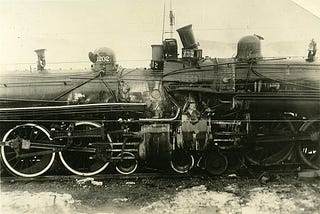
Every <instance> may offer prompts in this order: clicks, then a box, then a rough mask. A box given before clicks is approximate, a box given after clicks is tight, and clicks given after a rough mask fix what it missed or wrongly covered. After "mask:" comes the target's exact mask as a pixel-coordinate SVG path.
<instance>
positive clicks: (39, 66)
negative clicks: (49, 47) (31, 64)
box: [34, 49, 46, 71]
mask: <svg viewBox="0 0 320 214" xmlns="http://www.w3.org/2000/svg"><path fill="white" fill-rule="evenodd" d="M45 50H46V49H37V50H35V51H34V52H36V54H37V56H38V63H37V70H38V71H43V70H44V67H45V66H46V58H45V54H44V52H45Z"/></svg>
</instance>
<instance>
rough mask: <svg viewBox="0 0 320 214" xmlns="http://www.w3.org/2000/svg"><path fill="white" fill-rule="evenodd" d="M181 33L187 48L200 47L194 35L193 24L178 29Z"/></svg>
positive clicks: (182, 40)
mask: <svg viewBox="0 0 320 214" xmlns="http://www.w3.org/2000/svg"><path fill="white" fill-rule="evenodd" d="M177 32H178V33H179V36H180V39H181V42H182V45H183V47H184V48H186V49H196V48H197V47H198V45H197V43H196V40H195V38H194V35H193V31H192V25H187V26H184V27H182V28H179V29H178V30H177Z"/></svg>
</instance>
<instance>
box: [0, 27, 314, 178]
mask: <svg viewBox="0 0 320 214" xmlns="http://www.w3.org/2000/svg"><path fill="white" fill-rule="evenodd" d="M177 31H178V33H179V36H180V39H181V42H182V44H183V48H182V52H181V57H179V56H178V45H177V40H176V39H174V38H168V39H165V40H164V41H163V42H162V44H159V45H152V60H151V64H150V68H141V69H139V68H136V69H128V68H122V67H121V66H119V65H118V64H117V63H116V56H115V53H114V52H113V51H112V50H111V49H109V48H99V49H97V50H95V51H94V52H90V53H89V59H90V61H91V62H92V63H93V64H92V69H91V71H89V72H88V71H82V72H73V73H70V72H69V73H64V74H61V72H60V73H52V72H47V70H46V69H45V68H44V66H45V57H44V50H43V49H40V50H36V52H37V54H38V71H39V72H38V73H36V74H34V73H31V74H26V73H19V74H12V73H10V74H8V75H3V76H2V77H1V83H0V106H1V108H0V123H1V125H0V134H1V137H2V143H1V160H2V163H3V165H4V166H5V167H6V168H7V169H8V170H9V171H10V172H11V173H13V174H14V175H17V176H23V177H35V176H39V175H42V174H43V173H46V172H47V171H48V170H49V169H50V168H51V166H52V165H53V163H54V162H55V159H57V157H56V156H59V159H60V161H61V163H62V164H63V165H64V166H65V168H66V169H68V170H69V171H70V172H72V173H74V174H77V175H81V176H92V175H95V174H98V173H101V172H102V171H104V170H105V169H106V168H107V167H108V165H110V163H112V164H113V165H114V166H115V168H116V170H117V171H118V172H119V173H122V174H130V173H133V172H135V170H136V169H137V167H138V164H147V165H148V166H152V167H163V166H165V167H166V166H168V167H171V168H172V169H173V170H174V171H175V172H177V173H188V172H189V171H190V170H192V169H193V168H194V167H199V168H201V169H204V170H206V171H207V172H208V173H210V174H212V175H219V174H222V173H224V172H225V171H226V170H227V169H237V168H239V167H241V166H242V165H243V164H252V165H258V166H273V165H282V164H292V163H293V164H298V165H299V166H303V167H311V168H315V169H319V168H320V157H319V152H320V148H319V147H320V132H319V131H320V121H319V118H320V63H319V61H317V59H316V57H315V55H316V43H315V42H314V41H312V43H311V45H310V50H309V53H308V57H307V58H305V59H299V60H297V59H289V58H265V57H263V56H262V54H261V41H260V40H261V39H262V37H260V36H257V35H249V36H245V37H243V38H242V39H240V40H239V42H238V47H237V55H236V57H233V58H210V57H203V56H202V50H201V49H199V45H198V43H197V42H196V40H195V38H194V35H193V31H192V25H187V26H185V27H182V28H180V29H178V30H177Z"/></svg>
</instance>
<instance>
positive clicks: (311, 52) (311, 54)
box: [306, 39, 317, 62]
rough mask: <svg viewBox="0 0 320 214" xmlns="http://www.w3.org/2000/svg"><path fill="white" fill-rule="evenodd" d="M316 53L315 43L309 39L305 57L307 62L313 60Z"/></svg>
mask: <svg viewBox="0 0 320 214" xmlns="http://www.w3.org/2000/svg"><path fill="white" fill-rule="evenodd" d="M316 53H317V43H316V42H315V41H314V39H312V40H311V42H310V44H309V49H308V58H307V59H306V61H307V62H313V61H314V59H315V56H316Z"/></svg>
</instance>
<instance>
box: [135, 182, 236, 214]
mask: <svg viewBox="0 0 320 214" xmlns="http://www.w3.org/2000/svg"><path fill="white" fill-rule="evenodd" d="M240 209H241V207H240V201H239V198H238V197H236V196H234V194H232V193H227V192H215V191H208V190H207V188H206V187H205V186H204V185H200V186H195V187H192V188H190V189H184V190H182V191H181V192H179V193H177V195H176V196H175V197H174V198H173V199H166V200H160V201H157V202H154V203H151V204H150V205H148V206H146V207H143V208H141V211H142V212H143V213H198V214H200V213H236V211H237V210H238V211H239V210H240Z"/></svg>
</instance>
